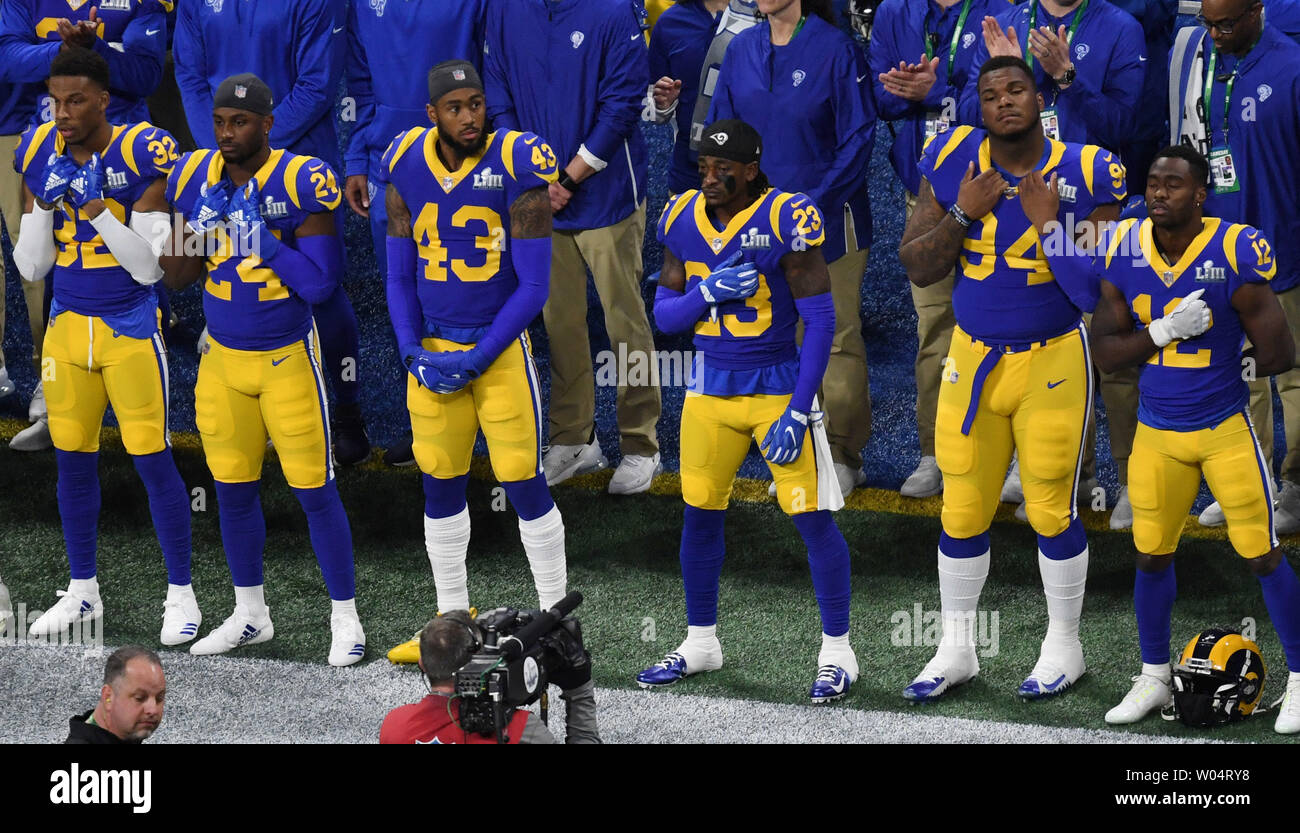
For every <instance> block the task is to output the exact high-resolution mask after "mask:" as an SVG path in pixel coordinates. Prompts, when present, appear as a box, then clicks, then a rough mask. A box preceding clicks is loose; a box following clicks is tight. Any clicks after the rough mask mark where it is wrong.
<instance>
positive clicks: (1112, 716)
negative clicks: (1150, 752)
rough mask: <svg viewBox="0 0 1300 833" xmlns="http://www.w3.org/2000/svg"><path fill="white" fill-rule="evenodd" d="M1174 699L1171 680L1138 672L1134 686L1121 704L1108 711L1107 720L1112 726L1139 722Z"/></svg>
mask: <svg viewBox="0 0 1300 833" xmlns="http://www.w3.org/2000/svg"><path fill="white" fill-rule="evenodd" d="M1173 699H1174V692H1173V689H1172V688H1170V687H1169V680H1162V679H1161V678H1159V677H1152V676H1151V675H1149V674H1138V675H1137V676H1136V677H1134V678H1133V687H1132V688H1131V689H1129V692H1128V694H1125V695H1124V699H1123V700H1121V701H1120V702H1119V705H1118V706H1116V707H1115V708H1113V709H1111V710H1110V711H1108V712H1106V722H1107V723H1109V724H1111V725H1112V726H1119V725H1122V724H1125V723H1137V722H1138V721H1139V720H1141V719H1142V718H1144V717H1146V716H1147V715H1149V714H1151V712H1153V711H1155V710H1156V709H1162V708H1164V707H1165V706H1167V705H1169V704H1170V703H1172V702H1173Z"/></svg>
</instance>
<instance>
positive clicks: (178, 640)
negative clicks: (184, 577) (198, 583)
mask: <svg viewBox="0 0 1300 833" xmlns="http://www.w3.org/2000/svg"><path fill="white" fill-rule="evenodd" d="M201 624H203V614H202V613H200V612H199V600H198V599H196V598H194V588H193V587H191V586H190V585H188V584H187V585H185V586H184V587H174V586H169V587H168V588H167V601H165V602H163V624H162V633H161V634H160V635H159V637H158V641H159V642H161V643H162V644H164V645H181V644H184V643H186V642H189V641H190V640H191V639H193V638H194V637H196V636H198V635H199V625H201Z"/></svg>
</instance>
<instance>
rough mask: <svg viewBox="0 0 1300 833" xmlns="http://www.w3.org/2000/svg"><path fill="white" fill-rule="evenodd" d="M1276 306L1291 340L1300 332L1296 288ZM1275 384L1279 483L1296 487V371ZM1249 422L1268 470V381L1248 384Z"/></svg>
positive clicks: (1299, 468)
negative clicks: (1281, 455) (1282, 454)
mask: <svg viewBox="0 0 1300 833" xmlns="http://www.w3.org/2000/svg"><path fill="white" fill-rule="evenodd" d="M1277 300H1278V303H1279V304H1281V305H1282V313H1283V314H1284V315H1286V324H1287V328H1288V329H1289V330H1290V331H1291V334H1292V335H1293V336H1294V335H1296V333H1298V332H1300V286H1297V287H1294V288H1292V289H1288V290H1286V291H1285V292H1280V293H1278V296H1277ZM1272 378H1274V379H1276V380H1277V393H1278V397H1279V398H1280V399H1281V400H1282V422H1283V427H1284V429H1285V437H1286V459H1284V460H1283V461H1282V479H1283V480H1289V481H1290V482H1292V483H1300V369H1296V370H1288V371H1287V372H1286V373H1281V374H1278V375H1277V376H1274V377H1272ZM1250 421H1251V422H1253V423H1255V432H1256V433H1257V434H1258V435H1259V447H1260V450H1262V451H1263V452H1264V459H1265V460H1266V461H1267V462H1268V465H1269V467H1270V469H1271V468H1272V465H1273V390H1272V386H1271V385H1270V384H1269V380H1268V379H1256V380H1255V381H1253V382H1251V383H1250Z"/></svg>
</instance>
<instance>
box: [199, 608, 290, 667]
mask: <svg viewBox="0 0 1300 833" xmlns="http://www.w3.org/2000/svg"><path fill="white" fill-rule="evenodd" d="M273 636H275V625H272V624H271V609H270V608H267V609H266V616H265V617H264V618H262V619H254V618H253V615H252V614H251V613H250V612H249V611H248V609H247V608H244V607H240V606H239V605H235V612H234V613H232V614H230V618H228V619H226V621H224V622H222V623H221V624H220V625H219V626H217V627H216V628H214V629H213V630H212V632H211V633H209V634H208V635H207V636H205V637H203V638H202V639H200V640H199V641H198V642H195V643H194V644H193V645H191V646H190V653H191V654H195V655H197V656H201V657H205V656H211V655H212V654H224V653H226V652H227V651H233V650H235V649H236V648H238V647H240V646H242V645H256V644H258V643H259V642H266V641H267V640H269V639H270V638H271V637H273Z"/></svg>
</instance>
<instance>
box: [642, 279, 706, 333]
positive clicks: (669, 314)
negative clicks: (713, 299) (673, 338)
mask: <svg viewBox="0 0 1300 833" xmlns="http://www.w3.org/2000/svg"><path fill="white" fill-rule="evenodd" d="M708 311H709V302H708V301H706V300H704V296H703V295H702V294H700V293H699V292H696V291H695V290H694V289H691V290H690V291H689V292H686V293H681V292H678V291H677V290H675V289H669V288H668V287H666V286H664V285H663V284H659V288H658V289H657V290H655V306H654V313H655V326H656V327H658V328H659V332H661V333H684V332H687V331H689V330H692V329H694V327H695V324H696V323H697V322H698V321H699V320H700V319H701V318H703V317H704V316H705V314H706V313H707V312H708Z"/></svg>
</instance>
